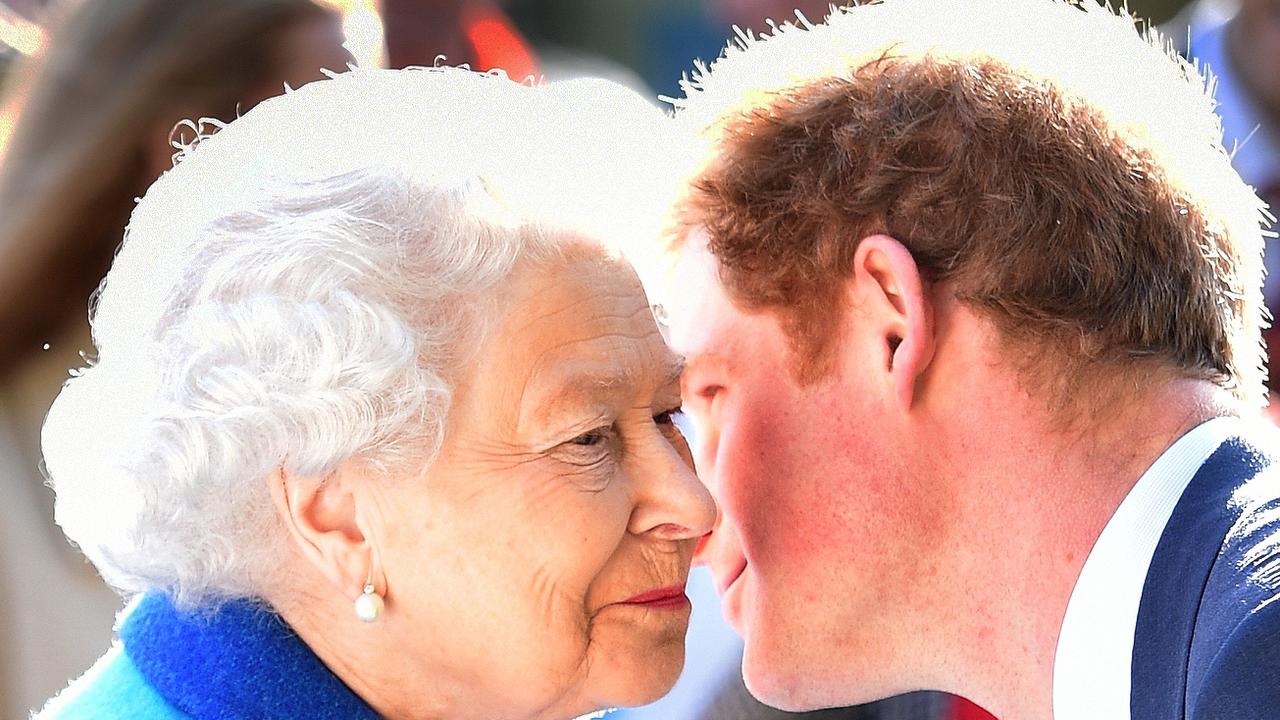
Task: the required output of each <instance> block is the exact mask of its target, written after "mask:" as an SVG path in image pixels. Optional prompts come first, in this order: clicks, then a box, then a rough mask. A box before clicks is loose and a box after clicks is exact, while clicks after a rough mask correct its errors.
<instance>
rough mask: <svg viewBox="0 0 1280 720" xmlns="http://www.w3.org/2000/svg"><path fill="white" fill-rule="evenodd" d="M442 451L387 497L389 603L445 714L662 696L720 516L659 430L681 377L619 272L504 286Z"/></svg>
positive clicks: (555, 272) (573, 260) (596, 267)
mask: <svg viewBox="0 0 1280 720" xmlns="http://www.w3.org/2000/svg"><path fill="white" fill-rule="evenodd" d="M502 307H504V308H505V315H504V317H503V318H502V320H501V321H500V322H499V323H498V326H497V327H496V328H495V330H494V331H493V332H492V334H491V336H490V337H489V339H488V340H487V341H486V343H485V344H484V346H483V347H482V348H481V352H480V353H479V355H478V357H479V361H478V362H477V363H476V364H475V365H474V367H472V368H470V369H469V370H468V372H467V373H466V374H465V377H463V378H461V379H459V381H458V382H457V384H456V387H457V391H456V394H455V396H454V405H453V408H452V410H451V412H450V424H449V427H448V430H447V434H446V439H445V445H444V447H443V449H442V451H441V453H440V456H439V458H438V459H437V461H436V462H435V463H434V464H433V465H432V466H431V467H430V468H429V469H428V470H427V471H426V472H425V473H424V474H423V475H422V476H421V477H417V478H408V479H403V480H399V481H396V484H395V485H394V486H393V487H392V488H390V489H389V491H388V501H387V503H386V505H387V508H388V509H387V512H388V513H390V514H392V515H393V516H394V518H393V521H391V522H389V523H387V526H388V528H390V530H389V533H388V535H387V536H386V537H385V538H382V539H381V543H380V546H381V547H383V548H385V549H384V550H383V554H384V556H385V557H384V558H383V560H382V563H381V564H382V566H383V567H385V568H386V572H387V587H388V594H387V598H386V600H387V604H388V608H389V610H390V611H394V612H395V613H398V614H400V615H402V616H403V617H404V620H405V627H414V628H421V632H420V634H419V635H418V636H415V637H406V638H405V639H404V642H405V655H406V662H417V663H420V664H421V666H422V668H423V672H424V673H425V674H426V675H428V676H430V677H432V678H433V680H432V682H434V683H435V684H437V685H439V686H442V687H453V688H455V689H456V693H457V697H456V699H455V702H454V703H452V704H453V705H455V706H456V707H457V709H458V712H457V714H454V713H450V715H449V716H450V717H477V718H496V717H501V718H558V719H561V720H563V718H568V717H574V716H577V715H580V714H584V713H586V712H588V711H591V710H594V709H598V708H602V707H608V706H615V705H631V704H640V703H644V702H648V701H651V700H653V699H656V698H657V697H659V696H661V695H662V694H663V693H665V692H666V691H667V690H669V689H670V686H671V685H672V683H674V681H675V678H676V676H677V675H678V674H679V671H680V668H681V667H682V664H683V659H684V634H685V631H686V628H687V624H688V608H687V606H686V607H685V608H682V609H674V610H672V609H663V610H653V609H648V608H638V607H635V606H627V605H621V604H618V603H619V602H620V601H623V600H626V599H628V598H631V597H634V596H636V595H638V594H640V593H643V592H647V591H651V590H654V589H657V588H663V587H669V586H672V585H683V584H684V582H685V580H686V577H687V574H688V569H689V564H690V560H691V557H692V554H693V549H694V544H695V542H696V540H697V538H698V537H700V536H701V535H702V534H704V533H705V532H706V531H707V530H708V529H709V528H710V524H711V522H712V519H713V517H714V507H713V506H712V504H711V501H710V497H709V495H708V494H707V493H706V491H705V489H704V488H703V487H702V486H701V484H700V483H699V482H698V481H697V479H696V478H695V477H694V475H693V474H692V472H691V469H690V468H691V462H692V461H691V458H690V457H689V455H688V448H687V447H686V446H685V444H684V441H683V439H682V438H681V437H680V435H679V431H678V430H676V429H675V428H674V426H673V425H672V424H671V423H670V422H669V417H668V416H667V415H666V413H667V412H668V411H670V410H672V409H674V408H678V407H679V406H680V395H679V380H678V369H679V366H678V362H677V359H676V358H675V357H674V356H673V355H671V353H670V351H669V350H668V349H667V348H666V346H665V344H664V343H663V341H662V338H661V337H660V335H659V334H658V331H657V327H656V325H655V324H654V321H653V318H652V314H651V312H650V310H649V304H648V301H647V300H646V299H645V296H644V294H643V291H642V290H641V288H640V285H639V282H638V281H637V279H636V277H635V275H634V273H633V272H632V271H631V269H630V268H629V267H628V266H627V265H625V264H624V263H622V262H620V261H617V260H613V259H609V258H606V257H605V256H603V255H602V254H601V253H600V252H599V251H598V250H595V249H592V248H589V247H586V246H584V247H583V248H581V249H580V250H578V251H575V252H574V253H572V254H571V255H570V257H569V258H568V259H567V260H564V261H563V262H556V263H554V264H551V265H549V266H530V267H526V268H523V269H521V270H519V271H518V272H517V274H516V275H515V277H514V278H513V280H512V282H511V283H509V284H508V286H507V289H506V296H505V298H504V302H503V303H502Z"/></svg>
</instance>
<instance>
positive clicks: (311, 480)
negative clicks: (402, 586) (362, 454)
mask: <svg viewBox="0 0 1280 720" xmlns="http://www.w3.org/2000/svg"><path fill="white" fill-rule="evenodd" d="M267 482H268V485H269V487H270V490H271V499H272V501H273V503H274V504H275V508H276V513H277V515H278V516H279V517H280V520H281V522H282V523H283V524H284V526H285V528H287V530H288V532H289V537H290V539H291V540H292V542H293V545H294V547H295V548H297V550H298V552H299V554H300V555H301V556H302V557H303V558H305V559H306V560H307V561H308V562H310V563H311V565H312V566H313V567H315V568H316V569H317V570H318V571H320V573H321V574H323V575H324V576H325V577H326V578H327V579H328V580H329V582H331V583H333V585H334V587H336V588H337V589H338V590H339V591H340V592H341V593H342V594H343V595H345V596H346V597H348V598H349V599H352V600H354V599H355V598H356V597H358V596H359V595H360V593H361V591H362V589H363V588H364V584H365V582H366V581H367V580H368V579H369V578H370V576H371V575H373V582H374V586H375V589H376V590H377V591H378V592H379V593H382V592H383V590H382V589H381V587H380V582H379V578H378V577H377V576H376V573H374V567H373V562H374V552H373V546H372V543H371V542H370V541H369V537H368V535H367V533H366V532H365V529H364V528H362V527H361V524H360V519H361V512H360V509H361V508H360V495H359V494H358V493H357V492H356V490H357V489H358V488H360V487H367V485H366V483H367V478H365V477H364V475H363V472H362V471H361V468H360V466H359V465H357V464H356V463H353V462H347V463H343V464H342V465H341V466H339V468H338V469H337V470H335V471H334V472H332V473H330V474H328V475H325V476H316V475H299V474H294V473H290V472H287V471H286V470H284V469H283V468H278V469H277V470H276V471H275V472H273V473H272V474H271V476H270V477H269V478H268V480H267Z"/></svg>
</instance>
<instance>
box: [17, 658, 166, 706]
mask: <svg viewBox="0 0 1280 720" xmlns="http://www.w3.org/2000/svg"><path fill="white" fill-rule="evenodd" d="M189 717H190V716H189V715H186V714H185V713H182V712H180V711H179V710H178V709H177V708H175V707H174V706H172V705H170V704H169V703H168V702H166V701H165V699H164V698H163V697H161V696H160V693H158V692H156V690H155V688H153V687H151V684H150V683H148V682H147V679H146V678H145V677H143V676H142V673H140V672H138V667H137V666H136V665H134V664H133V661H132V660H130V659H129V656H128V655H127V654H125V652H124V651H123V649H122V648H121V647H120V646H119V645H115V646H113V647H112V648H111V650H110V651H109V652H108V653H107V654H106V655H103V656H102V659H100V660H99V661H98V662H97V663H95V664H94V666H93V668H92V669H90V670H89V672H87V673H85V674H84V676H83V677H81V678H80V679H79V680H77V681H75V682H74V683H72V684H71V686H70V687H68V688H67V690H66V691H65V692H63V693H62V694H60V695H58V697H56V698H54V699H53V700H52V701H50V702H49V704H48V705H46V706H45V708H44V710H43V711H41V712H40V713H39V714H37V715H36V717H35V720H187V719H188V718H189Z"/></svg>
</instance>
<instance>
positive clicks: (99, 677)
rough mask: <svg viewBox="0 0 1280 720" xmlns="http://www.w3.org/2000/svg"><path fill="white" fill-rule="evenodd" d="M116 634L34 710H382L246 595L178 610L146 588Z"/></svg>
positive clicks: (343, 719) (238, 713)
mask: <svg viewBox="0 0 1280 720" xmlns="http://www.w3.org/2000/svg"><path fill="white" fill-rule="evenodd" d="M119 636H120V642H119V643H117V644H116V645H115V646H113V647H112V649H111V650H110V651H109V652H108V653H107V654H106V655H105V656H104V657H103V658H102V659H101V660H99V661H98V663H97V664H95V665H94V667H93V669H91V670H90V671H89V672H88V673H86V674H85V675H84V676H83V677H81V678H80V679H78V680H76V681H75V682H73V683H72V684H71V685H70V687H68V688H67V689H66V690H65V691H63V692H62V694H60V695H59V696H58V697H57V698H55V699H54V700H52V701H51V702H50V703H49V705H48V706H47V707H46V708H45V709H44V710H43V711H42V712H41V713H40V714H39V715H37V716H36V718H37V720H124V719H125V718H129V719H131V720H187V719H188V718H191V719H194V720H211V719H213V718H218V719H219V720H241V719H243V720H249V719H250V718H252V719H254V720H267V719H270V718H279V719H280V720H284V719H286V718H289V719H294V718H308V719H309V720H310V719H315V720H329V719H332V720H363V719H364V718H369V719H373V718H377V717H378V716H377V714H376V713H375V712H374V711H373V709H372V708H370V707H369V706H368V705H367V704H366V703H365V702H364V701H363V700H361V699H360V698H359V697H357V696H356V695H355V693H353V692H351V690H350V689H349V688H348V687H347V686H346V685H345V684H343V682H342V681H341V680H339V679H338V677H337V676H336V675H334V674H333V673H332V672H331V671H330V670H329V669H328V668H326V667H325V666H324V664H323V663H321V662H320V659H319V658H317V657H316V656H315V654H314V653H312V652H311V650H310V648H308V647H307V646H306V644H304V643H303V642H302V640H301V639H299V638H298V636H297V634H296V633H294V632H293V630H292V629H291V628H289V626H288V625H286V624H285V622H284V621H283V620H282V619H280V617H279V616H278V615H276V614H275V613H272V612H270V611H269V610H266V609H264V608H263V607H261V606H259V605H256V604H254V603H251V602H248V601H234V602H230V603H227V604H225V605H223V606H221V607H220V608H218V609H217V610H215V611H212V612H196V613H184V612H180V611H178V610H177V609H176V608H175V607H174V606H173V604H172V603H171V602H170V601H169V599H168V598H167V597H165V596H163V595H146V596H144V597H143V598H141V599H140V600H139V601H138V602H137V603H135V605H134V607H133V608H132V610H131V611H130V612H128V614H127V615H126V617H125V619H124V623H123V624H122V625H121V627H120V631H119Z"/></svg>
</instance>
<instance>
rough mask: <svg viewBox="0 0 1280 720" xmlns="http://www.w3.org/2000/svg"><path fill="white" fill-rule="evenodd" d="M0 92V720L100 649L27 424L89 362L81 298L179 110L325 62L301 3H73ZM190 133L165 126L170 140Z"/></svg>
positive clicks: (243, 102)
mask: <svg viewBox="0 0 1280 720" xmlns="http://www.w3.org/2000/svg"><path fill="white" fill-rule="evenodd" d="M52 15H53V17H54V18H55V21H54V22H53V23H52V28H51V30H50V33H49V38H48V41H47V43H46V45H45V46H44V47H43V48H41V49H40V51H39V53H38V54H37V56H36V57H34V58H32V61H31V62H30V64H28V65H27V66H26V67H20V68H19V69H18V70H17V71H16V73H17V76H16V77H15V78H11V79H10V81H9V82H8V83H7V84H6V86H7V87H8V88H9V89H10V91H11V93H12V94H11V95H10V96H9V102H10V107H11V109H12V110H14V111H15V112H16V115H14V117H13V119H14V121H15V123H16V125H15V127H14V128H13V131H12V134H11V137H10V139H9V142H8V143H7V145H6V146H5V147H4V148H3V160H2V162H0V492H3V494H4V497H5V498H6V502H7V505H6V521H5V522H4V523H3V524H0V527H3V529H2V530H0V578H3V580H2V581H0V634H2V635H3V637H4V644H3V646H2V647H3V650H2V652H0V697H2V702H0V715H3V716H6V717H15V718H17V717H23V716H24V715H25V714H26V713H27V712H28V711H29V710H30V709H31V708H32V707H34V706H36V705H37V704H38V703H40V702H42V701H43V700H44V699H45V698H47V697H48V696H49V695H50V694H51V693H53V692H54V691H55V690H57V689H58V688H59V687H61V686H62V685H64V684H65V683H66V681H67V679H68V677H70V676H71V675H72V674H73V673H75V672H78V671H80V670H82V669H83V668H84V666H85V665H86V664H87V663H88V662H89V661H90V660H91V659H92V658H94V657H96V656H97V655H98V654H100V653H101V652H102V650H103V649H104V648H105V647H106V646H107V643H108V641H109V639H110V632H109V628H110V625H111V618H112V617H113V615H114V613H115V612H116V611H117V610H118V609H119V607H120V601H119V599H118V598H117V597H116V596H115V595H114V594H113V593H111V592H110V591H109V590H107V589H106V587H105V585H103V584H102V582H101V581H100V580H99V579H98V578H97V577H96V576H95V575H94V573H93V571H92V570H91V569H90V568H89V567H88V566H87V565H85V564H84V562H83V560H82V559H80V558H79V557H78V556H77V554H76V553H75V552H74V550H72V549H71V548H69V547H67V545H66V541H65V539H63V538H62V537H60V533H59V532H58V531H57V529H56V528H55V527H54V526H53V523H52V511H51V506H52V497H51V495H50V494H49V493H48V491H47V489H46V488H45V487H44V486H43V481H44V478H43V476H42V472H41V470H40V459H39V452H38V436H39V427H40V424H41V421H42V419H43V417H44V415H45V412H46V411H47V409H48V407H49V405H50V403H51V402H52V400H53V397H54V395H55V394H56V393H57V391H58V388H59V386H60V385H61V384H62V383H63V382H64V381H65V380H66V379H67V370H68V368H72V367H77V366H79V365H82V364H83V363H84V359H83V358H82V357H81V355H80V353H82V352H83V353H85V354H86V355H87V356H88V357H90V358H92V357H93V356H94V349H93V347H92V345H91V342H90V339H89V330H88V317H87V313H86V306H87V303H88V300H89V298H90V296H91V295H92V293H93V291H94V289H95V288H96V287H97V286H98V283H99V281H100V280H101V279H102V276H103V275H104V274H105V273H106V270H107V268H108V266H109V264H110V261H111V258H112V256H113V255H114V253H115V251H116V248H117V247H118V246H119V243H120V237H121V234H122V232H123V229H124V226H125V222H126V219H127V218H128V216H129V213H130V211H131V210H132V208H133V206H134V202H135V199H136V198H137V197H138V196H139V195H141V194H142V191H143V190H144V189H145V188H146V187H147V186H148V185H149V184H150V183H151V182H152V181H153V180H155V179H156V177H157V176H158V175H160V173H161V172H163V171H164V170H166V169H167V168H169V167H170V166H171V159H172V156H173V153H174V152H175V150H174V148H173V147H172V146H171V144H170V139H171V131H173V130H174V128H175V125H176V124H177V123H178V122H179V121H181V120H184V119H192V120H196V119H199V118H206V117H207V118H216V119H218V120H222V121H229V120H231V119H233V118H235V116H236V115H237V113H238V112H243V111H246V110H248V109H249V108H251V107H253V105H254V104H256V103H257V102H259V101H260V100H262V99H264V98H267V97H270V96H272V95H276V94H278V93H280V92H281V91H282V90H283V87H284V84H285V83H289V84H290V85H291V86H293V87H299V86H301V85H303V84H305V83H307V82H309V81H311V80H315V79H317V78H320V77H322V74H321V69H322V68H327V69H332V70H343V69H345V68H346V65H347V63H348V61H349V56H348V55H347V53H346V51H345V50H344V49H343V47H342V41H343V38H342V33H341V26H340V24H339V19H338V17H337V16H336V15H335V14H334V13H333V12H332V11H330V10H327V9H324V8H322V7H320V6H318V5H316V4H314V3H313V2H311V1H310V0H218V2H203V1H201V0H84V1H83V2H74V3H70V4H67V5H65V6H57V7H55V8H52ZM184 133H185V134H186V136H187V137H190V136H191V135H192V133H191V131H190V130H189V129H181V128H180V129H179V130H178V133H177V134H178V135H183V134H184Z"/></svg>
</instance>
